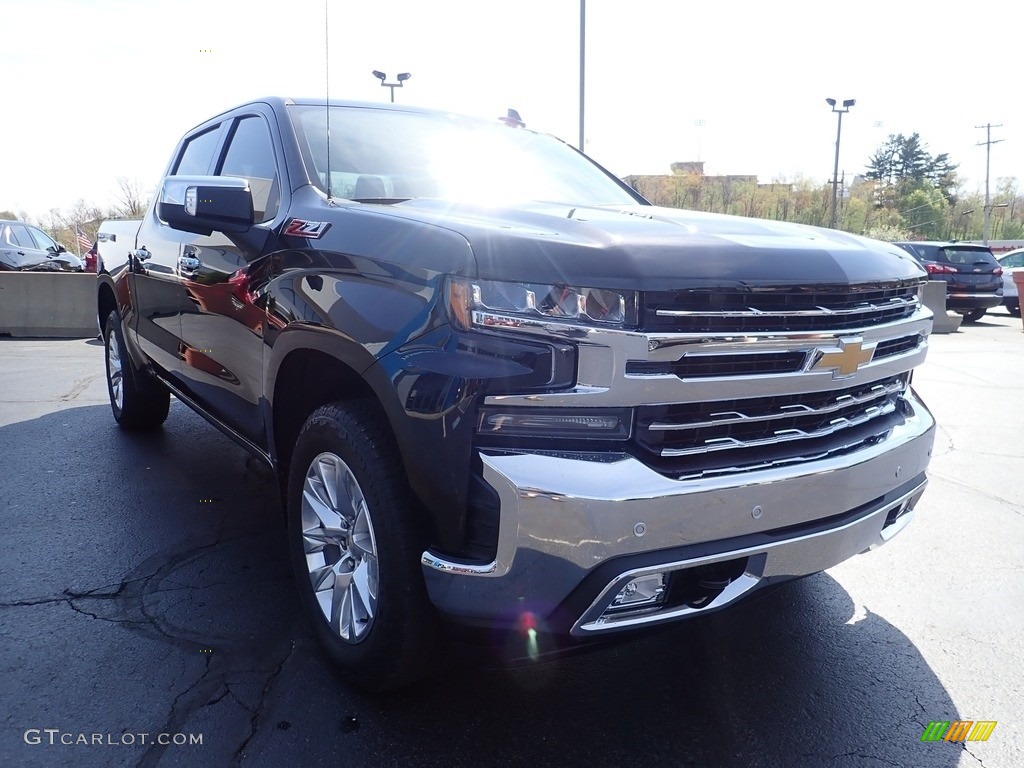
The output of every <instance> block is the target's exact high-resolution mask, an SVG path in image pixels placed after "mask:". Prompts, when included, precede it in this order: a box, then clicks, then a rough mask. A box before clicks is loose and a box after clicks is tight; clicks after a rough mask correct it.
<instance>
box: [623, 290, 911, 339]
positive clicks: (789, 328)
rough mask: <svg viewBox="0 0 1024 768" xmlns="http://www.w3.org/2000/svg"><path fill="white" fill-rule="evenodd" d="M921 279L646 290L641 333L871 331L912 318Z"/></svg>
mask: <svg viewBox="0 0 1024 768" xmlns="http://www.w3.org/2000/svg"><path fill="white" fill-rule="evenodd" d="M920 285H921V283H920V282H919V281H916V280H915V281H901V282H891V283H885V284H870V285H855V286H850V285H839V286H808V287H800V286H786V287H767V288H765V287H758V288H743V289H733V290H723V289H721V288H715V289H703V288H690V289H682V290H675V291H646V292H644V294H643V330H644V331H647V332H652V333H716V334H722V333H766V332H783V333H784V332H801V331H820V330H832V331H837V330H846V329H850V328H870V327H872V326H876V325H882V324H884V323H891V322H894V321H898V320H901V319H903V318H907V317H910V316H911V315H912V314H913V313H914V312H915V311H917V309H918V307H919V306H920V300H919V298H918V291H919V288H920Z"/></svg>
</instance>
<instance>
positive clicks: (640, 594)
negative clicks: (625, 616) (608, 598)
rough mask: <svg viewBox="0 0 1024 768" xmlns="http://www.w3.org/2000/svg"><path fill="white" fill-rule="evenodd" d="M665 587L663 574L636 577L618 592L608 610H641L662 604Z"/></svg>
mask: <svg viewBox="0 0 1024 768" xmlns="http://www.w3.org/2000/svg"><path fill="white" fill-rule="evenodd" d="M666 585H667V579H666V575H665V574H664V573H654V574H651V575H650V576H638V577H637V578H635V579H632V580H631V581H629V582H628V583H627V584H626V586H624V587H623V588H622V589H621V590H620V591H619V594H617V595H616V596H615V599H614V600H612V604H611V605H610V606H609V609H612V608H618V609H625V608H641V607H644V606H648V605H657V604H659V603H663V602H665V587H666Z"/></svg>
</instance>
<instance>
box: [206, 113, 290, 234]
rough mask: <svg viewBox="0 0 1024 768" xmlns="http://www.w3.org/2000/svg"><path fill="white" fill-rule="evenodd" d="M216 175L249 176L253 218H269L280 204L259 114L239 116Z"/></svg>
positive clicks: (267, 138)
mask: <svg viewBox="0 0 1024 768" xmlns="http://www.w3.org/2000/svg"><path fill="white" fill-rule="evenodd" d="M217 175H218V176H240V177H241V178H243V179H248V180H249V189H251V190H252V207H253V209H254V210H255V212H256V221H257V222H264V221H270V220H271V219H272V218H274V216H276V215H277V209H278V206H279V205H280V201H281V198H280V192H279V190H280V182H279V181H278V178H277V163H276V162H275V160H274V144H273V142H272V141H271V139H270V129H269V128H268V127H267V123H266V121H265V120H264V119H263V118H262V117H258V116H252V117H243V118H242V119H241V120H239V121H238V123H237V125H236V126H235V132H234V133H233V134H232V136H231V141H230V142H229V143H228V151H227V154H225V156H224V163H223V164H222V165H221V168H220V171H218V173H217Z"/></svg>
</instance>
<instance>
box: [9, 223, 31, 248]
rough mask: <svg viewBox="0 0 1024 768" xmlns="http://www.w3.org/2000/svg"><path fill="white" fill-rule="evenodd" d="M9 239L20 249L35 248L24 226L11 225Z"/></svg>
mask: <svg viewBox="0 0 1024 768" xmlns="http://www.w3.org/2000/svg"><path fill="white" fill-rule="evenodd" d="M11 239H12V240H13V241H14V242H15V243H17V244H18V245H20V246H21V247H22V248H35V247H36V244H35V243H34V242H33V241H32V236H31V235H30V234H29V233H28V227H26V226H25V225H24V224H11Z"/></svg>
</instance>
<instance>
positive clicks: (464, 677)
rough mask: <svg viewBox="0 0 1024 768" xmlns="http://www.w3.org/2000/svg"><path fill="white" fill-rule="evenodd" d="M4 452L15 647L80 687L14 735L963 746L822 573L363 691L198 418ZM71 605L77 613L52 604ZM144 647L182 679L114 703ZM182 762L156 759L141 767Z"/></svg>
mask: <svg viewBox="0 0 1024 768" xmlns="http://www.w3.org/2000/svg"><path fill="white" fill-rule="evenodd" d="M0 444H3V445H5V446H9V447H10V448H9V451H10V454H11V455H14V456H16V457H17V458H16V460H15V461H14V463H13V465H9V466H8V468H7V471H6V472H5V475H4V477H3V480H2V481H0V490H2V495H3V496H4V498H5V499H6V500H7V501H8V509H7V511H6V515H7V526H8V541H9V542H10V546H9V547H7V548H6V549H5V551H4V554H3V555H2V559H0V565H2V566H3V570H4V572H5V573H8V574H11V577H10V578H9V579H7V583H6V584H5V585H3V588H2V596H0V611H2V613H0V617H2V618H3V619H4V626H5V637H6V638H7V639H9V640H10V641H11V642H10V643H9V644H7V647H8V648H13V647H15V646H17V647H19V648H20V649H21V650H19V651H18V654H19V661H18V667H19V668H22V667H24V668H27V669H33V670H35V671H34V673H33V674H40V675H43V678H42V679H46V675H47V674H49V675H50V679H51V680H52V681H53V684H54V685H55V686H58V687H59V689H60V690H62V691H64V692H65V693H64V694H63V695H62V696H61V697H59V698H58V699H54V698H53V697H51V696H49V695H48V694H46V693H44V692H43V690H42V689H39V688H32V687H29V686H20V687H17V688H16V689H15V688H14V687H12V688H10V689H8V691H7V692H5V693H4V694H3V695H0V703H3V704H4V706H5V709H6V711H8V712H9V716H8V721H9V722H10V723H13V724H15V725H17V726H19V727H28V725H24V724H25V723H31V722H34V720H35V719H38V718H39V716H40V714H39V713H45V714H46V718H44V719H47V722H51V721H52V722H54V723H57V724H58V725H60V726H61V727H68V726H67V723H72V722H75V718H76V717H77V716H78V715H76V713H78V712H80V711H86V712H91V713H92V714H91V715H90V717H91V718H92V719H91V720H89V721H88V722H85V723H82V724H81V726H80V727H82V728H83V729H88V730H103V731H107V730H109V731H112V732H115V733H116V732H119V731H121V730H122V729H125V728H131V729H137V730H152V731H156V730H158V729H160V728H174V729H176V730H182V731H189V730H201V731H203V732H204V734H205V739H206V740H205V742H204V748H203V755H202V757H201V758H199V757H197V756H193V757H190V758H188V759H189V760H198V761H199V762H195V763H192V764H205V765H213V764H224V765H227V764H238V765H254V766H263V765H268V766H278V765H303V766H315V765H338V764H346V765H349V764H362V765H422V766H431V765H438V766H441V765H445V766H449V765H467V766H480V765H531V766H538V765H551V764H558V765H560V766H576V765H579V766H606V765H607V766H612V765H614V766H631V765H636V766H653V765H665V766H668V765H672V766H776V765H778V766H818V765H838V766H851V767H852V766H861V765H914V766H926V767H928V768H940V767H945V766H949V767H950V768H952V766H955V765H957V764H958V761H959V758H960V756H961V753H962V751H963V748H962V746H960V745H956V744H950V743H945V742H939V743H922V742H921V741H920V737H921V734H922V732H923V731H924V728H925V726H926V725H927V724H928V722H929V721H931V720H947V719H948V720H952V719H955V718H956V717H957V715H958V713H957V710H956V707H955V705H954V703H953V700H952V698H951V696H950V694H949V692H947V691H946V689H945V687H944V686H943V684H942V682H941V681H940V680H939V679H938V678H937V677H936V674H935V673H934V672H933V671H932V670H931V669H930V667H929V666H928V663H927V662H926V660H925V659H924V658H923V657H922V656H921V653H920V652H919V651H918V649H917V648H916V647H915V646H914V644H913V643H912V642H911V641H910V639H908V638H907V637H906V636H905V635H904V634H903V633H902V632H901V631H900V630H899V629H898V628H897V627H896V626H894V625H893V624H891V623H889V622H888V621H886V620H885V619H884V618H882V617H881V616H878V615H875V614H873V613H871V612H870V611H866V612H865V611H863V610H858V608H857V607H856V606H855V605H854V603H853V601H852V600H851V599H850V597H849V595H848V594H847V592H846V591H845V590H844V589H843V587H842V586H841V585H840V584H839V583H838V582H837V581H835V580H834V579H832V578H831V577H830V576H829V575H828V574H819V575H817V576H813V577H810V578H807V579H804V580H801V581H799V582H795V583H791V584H788V585H785V586H783V587H781V588H779V589H777V590H775V591H773V592H770V593H768V594H766V595H764V596H761V597H759V598H757V599H754V600H752V601H749V602H748V603H746V604H742V605H739V606H736V607H734V608H732V609H731V610H728V611H725V612H722V613H719V614H715V615H712V616H708V617H702V618H700V619H697V620H695V621H691V622H689V623H686V624H682V625H679V626H676V627H673V628H671V629H668V630H665V631H662V632H659V633H657V634H652V635H647V636H644V637H641V638H637V639H635V640H632V641H629V642H625V643H622V644H619V645H614V646H609V647H605V648H602V649H600V650H596V651H594V652H592V653H588V654H586V655H580V656H574V657H570V658H563V659H560V660H557V661H548V662H543V663H539V664H536V665H534V666H526V667H517V668H496V667H480V666H479V665H468V664H465V663H462V662H461V661H460V660H459V657H460V655H461V650H460V648H459V647H457V646H454V647H453V649H452V650H453V652H452V655H453V656H454V657H455V659H456V660H455V661H454V662H453V663H452V664H450V665H449V667H448V668H447V669H446V670H445V671H444V672H442V673H441V674H440V675H439V676H438V677H436V678H435V679H433V680H431V681H430V682H429V683H427V684H424V685H422V686H420V687H418V688H415V689H412V690H408V691H403V692H399V693H395V694H391V695H387V696H378V697H372V696H367V695H365V694H362V693H360V692H358V691H356V690H354V689H352V688H351V687H350V686H348V685H347V684H346V683H345V682H344V681H343V680H341V679H339V678H338V676H337V675H336V674H335V673H334V672H333V669H332V668H331V665H330V663H329V661H328V660H327V657H326V655H325V654H323V653H322V652H321V651H320V649H319V647H318V646H317V645H316V643H315V642H314V641H313V639H312V637H311V636H310V634H309V632H308V631H307V628H306V625H305V623H304V622H303V621H302V620H301V618H300V617H299V616H298V602H297V600H295V599H294V584H293V583H292V580H291V575H290V572H289V569H288V565H287V557H286V553H285V550H284V545H283V537H282V535H281V534H282V531H283V528H282V523H281V520H280V515H279V514H278V509H279V507H278V505H279V501H278V499H277V493H276V488H275V484H274V482H273V478H272V476H271V474H270V473H269V472H268V471H267V470H265V469H264V468H263V467H262V466H260V465H258V464H256V463H255V462H254V461H252V460H251V459H249V458H248V457H247V456H246V454H245V453H244V452H243V451H241V449H238V448H236V447H235V446H234V445H233V444H232V443H230V442H229V441H228V440H227V439H226V438H223V437H222V436H221V435H219V434H218V433H217V432H216V431H215V430H213V429H212V428H210V427H208V426H206V425H205V424H204V423H203V422H202V421H201V420H200V419H199V418H198V417H196V416H195V415H194V414H192V413H191V412H189V411H188V410H187V409H185V408H184V407H183V406H181V404H180V403H174V404H173V406H172V412H171V417H170V419H169V420H168V423H167V425H166V428H165V429H164V430H163V431H161V432H157V433H155V434H153V435H150V436H132V435H124V434H123V433H120V432H119V430H117V428H116V427H114V426H113V424H112V420H111V419H110V414H109V410H108V408H107V407H106V406H88V407H82V408H71V409H67V410H63V411H57V412H54V413H50V414H47V415H45V416H42V417H39V418H36V419H30V420H27V421H23V422H19V423H15V424H11V425H8V426H5V427H0ZM70 500H74V501H75V505H74V507H73V508H69V506H68V504H69V502H70ZM54 530H59V531H60V534H59V537H58V539H59V540H63V541H73V542H75V545H76V547H77V548H78V550H79V551H80V552H85V553H88V555H89V557H88V558H84V557H80V558H74V559H72V560H70V561H69V562H68V563H66V564H64V565H62V567H61V568H60V569H54V568H53V567H52V564H51V561H50V560H49V559H48V558H47V557H46V556H43V555H42V554H39V553H45V552H49V551H50V548H52V545H53V538H52V535H53V531H54ZM866 556H867V557H870V555H866ZM64 603H67V605H68V606H70V607H72V608H74V609H75V611H74V612H71V611H63V612H62V609H58V608H52V609H50V608H49V606H61V605H63V604H64ZM43 608H47V612H46V613H45V614H44V613H42V610H43ZM88 617H91V620H95V619H99V620H100V621H94V623H92V624H90V625H89V627H91V630H90V631H94V632H96V633H98V634H97V640H96V642H95V645H91V644H90V642H87V641H85V640H82V639H81V638H79V637H75V635H74V633H73V632H71V631H70V630H69V627H72V626H75V627H78V626H80V625H78V624H75V625H72V624H71V622H73V621H78V622H83V621H85V622H87V621H90V619H89V618H88ZM41 633H42V634H48V636H49V637H51V638H52V639H51V640H48V641H47V642H45V643H44V642H41V641H40V640H39V639H38V638H39V636H40V634H41ZM126 633H130V634H126ZM138 635H141V636H142V639H140V640H138V641H137V649H136V650H134V652H135V653H137V654H141V657H140V659H138V660H137V662H136V663H137V665H138V666H140V667H147V665H148V666H150V667H151V668H152V669H153V670H155V671H154V672H153V673H152V674H153V675H160V674H166V675H169V676H170V677H169V678H168V680H169V682H168V683H167V685H166V686H162V687H159V688H157V687H156V686H154V685H152V684H150V683H146V682H143V681H142V680H140V681H139V682H138V683H137V693H138V697H137V698H136V699H133V698H132V697H131V696H129V697H125V698H121V699H118V698H117V697H114V696H112V695H105V694H104V690H105V686H108V685H109V686H110V687H111V689H112V690H113V689H115V688H116V687H117V686H120V688H118V690H124V687H125V681H124V680H123V679H120V680H114V678H113V677H112V678H111V681H110V682H109V683H108V682H107V680H106V679H105V677H104V676H103V675H99V676H97V675H96V672H97V670H102V669H104V667H103V664H104V662H105V660H106V658H107V647H106V646H107V645H108V644H109V643H111V642H118V643H121V642H127V641H130V640H131V638H132V637H134V636H138ZM208 649H212V651H213V652H212V654H208V655H206V656H200V655H199V654H200V653H201V652H204V651H208ZM8 653H10V651H0V657H2V656H4V655H6V654H8ZM66 654H75V655H76V656H75V658H77V659H80V660H81V663H80V664H77V665H76V664H68V663H66V661H65V659H66ZM147 654H149V656H150V658H149V659H148V661H147V659H146V655H147ZM168 659H174V660H175V664H171V663H170V662H169V661H168ZM0 661H3V662H4V663H3V665H2V668H4V669H14V667H15V665H14V662H13V661H12V660H11V659H10V658H7V659H3V658H0ZM106 663H108V664H109V662H106ZM111 674H112V675H116V671H115V670H111ZM86 676H88V683H89V684H88V685H85V684H84V683H85V682H86ZM115 683H116V685H115ZM127 685H128V690H133V688H132V686H133V685H136V684H135V683H133V682H132V681H131V680H129V681H128V682H127ZM247 687H248V690H249V691H251V693H250V695H249V696H246V695H244V694H239V693H238V692H239V691H245V690H247ZM87 700H89V702H88V703H87ZM97 700H98V701H102V702H105V703H104V704H103V705H102V707H103V708H102V709H97V707H98V706H99V705H98V704H95V703H94V702H95V701H97ZM90 707H92V708H91V709H90ZM140 720H141V722H140ZM8 746H10V745H8ZM8 746H4V745H0V757H3V756H6V757H10V758H12V759H14V760H15V761H16V763H9V764H26V763H25V762H24V760H25V758H26V755H25V754H24V753H23V750H24V749H25V748H24V747H23V746H22V745H20V744H19V745H15V746H14V747H11V748H8ZM133 755H134V756H133V762H134V761H137V760H139V757H140V755H139V752H138V751H136V752H135V753H133ZM38 757H39V755H38V754H37V755H36V759H38ZM80 757H81V758H82V761H81V762H80V763H79V764H81V765H88V764H91V763H90V762H89V761H90V760H93V759H95V760H106V759H107V757H109V755H102V756H101V755H99V754H98V753H96V754H89V755H86V754H84V753H83V754H82V755H80ZM76 759H77V758H76ZM180 759H183V755H182V754H178V755H175V754H174V753H173V752H168V751H167V750H166V748H160V749H156V750H153V749H151V750H149V751H148V752H145V753H144V754H142V759H141V762H135V763H134V764H138V765H160V764H164V762H165V760H169V761H170V762H171V763H173V761H174V760H180Z"/></svg>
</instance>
